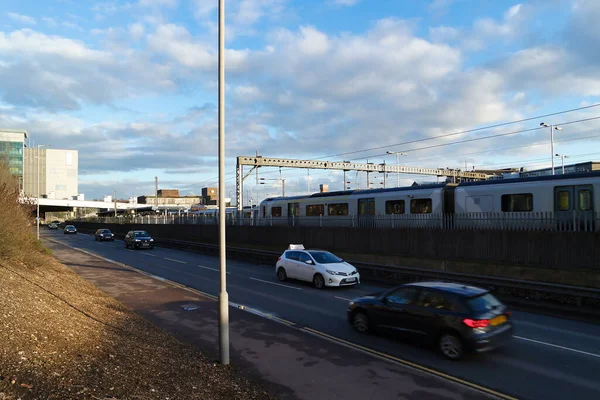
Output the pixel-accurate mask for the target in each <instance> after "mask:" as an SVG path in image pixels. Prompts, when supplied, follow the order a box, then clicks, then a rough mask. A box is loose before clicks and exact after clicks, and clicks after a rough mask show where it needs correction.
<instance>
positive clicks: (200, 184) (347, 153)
mask: <svg viewBox="0 0 600 400" xmlns="http://www.w3.org/2000/svg"><path fill="white" fill-rule="evenodd" d="M595 107H600V103H596V104H591V105H588V106H582V107H577V108H572V109H568V110H562V111H557V112H553V113H547V114H543V115H538V116H534V117H528V118H522V119H519V120H513V121H508V122H503V123H499V124H493V125H487V126H483V127H479V128H473V129H468V130H463V131H458V132H452V133H447V134H443V135H437V136H432V137H428V138H421V139H415V140H410V141H405V142H401V143H396V144H392V145H385V146H377V147H373V148H369V149H362V150H355V151H351V152H344V153H338V154H333V155H328V156H323V157H318V158H313V159H311V160H317V159H322V158H331V157H339V156H344V155H350V154H358V153H365V152H368V151H374V150H380V149H384V148H386V149H389V148H390V147H396V146H402V145H407V144H413V143H421V142H425V141H430V140H437V139H444V138H448V137H452V136H457V135H463V134H469V133H473V132H478V131H483V130H488V129H494V128H499V127H502V126H508V125H513V124H517V123H522V122H527V121H532V120H536V119H541V118H547V117H551V116H556V115H561V114H567V113H571V112H575V111H582V110H586V109H591V108H595ZM596 119H600V116H599V117H592V118H585V119H580V120H576V121H568V122H562V123H557V125H563V126H564V125H569V124H574V123H580V122H585V121H591V120H596ZM539 129H545V127H535V128H529V129H522V130H518V131H513V132H508V133H502V134H496V135H489V136H485V137H481V138H471V139H465V140H463V141H457V142H452V143H443V144H438V145H431V146H424V147H421V148H416V149H405V150H403V151H406V152H414V151H420V150H425V149H431V148H439V147H444V146H451V145H455V144H461V143H468V142H473V141H479V140H487V139H492V138H496V137H503V136H509V135H515V134H519V133H525V132H531V131H535V130H539ZM384 155H386V154H385V153H382V154H375V155H368V156H364V157H359V158H354V159H353V160H360V159H363V158H366V157H380V156H384ZM289 170H293V169H292V168H285V169H284V171H289ZM271 172H272V171H271ZM271 172H265V174H268V173H271ZM226 176H229V177H228V178H226V180H228V181H229V180H230V179H233V178H235V172H230V173H227V174H226ZM217 180H218V178H213V179H207V180H204V181H202V182H198V183H195V184H193V185H189V186H187V187H185V188H182V189H180V190H182V191H189V190H191V189H192V188H194V187H198V186H202V185H205V184H207V183H213V182H216V181H217Z"/></svg>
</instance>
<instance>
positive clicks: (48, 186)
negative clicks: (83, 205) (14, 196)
mask: <svg viewBox="0 0 600 400" xmlns="http://www.w3.org/2000/svg"><path fill="white" fill-rule="evenodd" d="M23 172H24V174H23V175H24V177H25V179H24V182H25V185H24V194H25V196H28V197H38V196H39V197H46V198H49V199H69V200H71V199H76V198H77V197H78V195H79V190H78V189H79V187H78V174H79V153H78V151H77V150H64V149H53V148H46V147H42V148H38V147H33V148H25V152H24V157H23Z"/></svg>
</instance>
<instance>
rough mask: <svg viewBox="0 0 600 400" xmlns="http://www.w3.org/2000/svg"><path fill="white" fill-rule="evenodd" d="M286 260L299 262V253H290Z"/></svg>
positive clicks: (286, 255)
mask: <svg viewBox="0 0 600 400" xmlns="http://www.w3.org/2000/svg"><path fill="white" fill-rule="evenodd" d="M285 258H287V259H288V260H294V261H298V258H299V253H298V252H297V251H288V252H287V253H285Z"/></svg>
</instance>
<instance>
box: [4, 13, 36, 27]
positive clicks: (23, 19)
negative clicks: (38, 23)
mask: <svg viewBox="0 0 600 400" xmlns="http://www.w3.org/2000/svg"><path fill="white" fill-rule="evenodd" d="M6 15H8V18H10V19H12V20H13V21H15V22H19V23H21V24H26V25H35V19H34V18H33V17H29V16H27V15H21V14H17V13H13V12H9V13H6Z"/></svg>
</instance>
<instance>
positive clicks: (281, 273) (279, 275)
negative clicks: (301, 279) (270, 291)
mask: <svg viewBox="0 0 600 400" xmlns="http://www.w3.org/2000/svg"><path fill="white" fill-rule="evenodd" d="M277 279H279V280H280V281H281V282H285V281H286V280H287V274H286V273H285V268H283V267H279V269H278V270H277Z"/></svg>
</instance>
